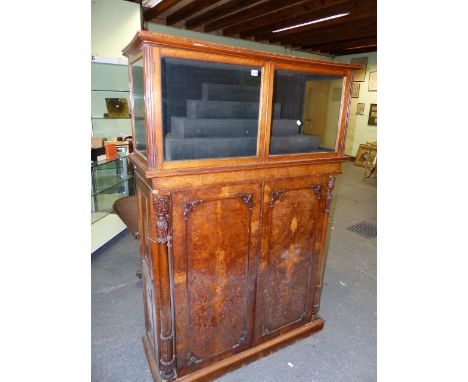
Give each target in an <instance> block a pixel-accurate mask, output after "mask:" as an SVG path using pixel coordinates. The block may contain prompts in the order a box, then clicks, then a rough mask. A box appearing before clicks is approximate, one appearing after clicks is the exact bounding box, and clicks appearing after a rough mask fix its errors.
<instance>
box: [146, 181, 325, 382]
mask: <svg viewBox="0 0 468 382" xmlns="http://www.w3.org/2000/svg"><path fill="white" fill-rule="evenodd" d="M329 188H330V187H329V178H328V176H326V177H325V176H322V177H303V178H292V179H287V180H280V181H272V182H264V183H254V184H238V185H231V186H224V187H214V186H210V187H204V188H194V189H190V190H187V189H184V190H174V191H165V192H161V193H151V192H147V191H143V187H139V188H138V192H139V200H140V224H141V226H142V227H141V232H144V233H145V235H144V237H142V244H141V251H142V262H143V284H144V288H143V291H144V300H145V316H146V327H147V335H146V337H145V349H146V351H147V355H148V357H149V358H151V359H152V362H153V366H152V370H153V369H154V370H158V373H160V375H161V376H162V379H163V380H175V379H177V380H179V379H180V380H187V381H188V380H198V379H197V378H198V377H197V378H195V377H194V376H196V375H202V374H203V373H205V372H206V373H208V374H209V373H210V372H209V371H206V370H211V369H212V370H213V372H214V370H218V369H217V368H223V367H227V365H231V363H232V364H233V365H234V364H236V363H238V362H241V361H242V360H248V359H250V358H257V357H258V356H260V355H262V354H263V353H265V352H267V350H268V349H273V348H275V347H277V346H279V345H280V344H281V343H283V342H287V341H291V340H292V339H294V338H299V337H301V336H304V335H307V333H309V334H310V333H311V332H313V331H316V330H319V329H320V328H321V327H322V326H323V321H322V320H321V319H320V318H319V316H318V306H319V304H318V302H319V299H320V290H321V285H322V282H321V280H322V273H323V250H322V243H323V241H324V232H325V231H324V230H325V227H326V224H327V222H326V219H327V216H328V215H327V209H328V207H329V201H330V199H331V196H330V192H331V190H330V189H329ZM150 199H152V202H150ZM154 222H155V223H154ZM153 274H154V278H153ZM153 280H154V281H153ZM153 292H154V295H153ZM223 364H224V365H225V366H220V365H223ZM214 365H217V366H214ZM200 373H201V374H200ZM208 374H206V375H208ZM203 375H205V374H203ZM200 378H201V377H200ZM204 378H205V377H203V378H201V380H204Z"/></svg>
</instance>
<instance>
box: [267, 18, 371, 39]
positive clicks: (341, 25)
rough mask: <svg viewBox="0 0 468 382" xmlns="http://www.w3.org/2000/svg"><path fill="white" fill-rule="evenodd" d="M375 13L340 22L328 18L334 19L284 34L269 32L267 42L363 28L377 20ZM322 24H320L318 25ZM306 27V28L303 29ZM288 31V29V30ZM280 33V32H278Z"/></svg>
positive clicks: (344, 19)
mask: <svg viewBox="0 0 468 382" xmlns="http://www.w3.org/2000/svg"><path fill="white" fill-rule="evenodd" d="M376 16H377V15H376V14H373V15H371V16H369V15H368V14H367V13H366V14H364V15H362V16H361V15H359V16H357V17H355V18H353V19H348V18H347V17H343V20H342V21H341V22H338V20H339V19H337V20H330V21H334V22H333V23H328V22H326V23H323V24H322V23H319V24H313V25H310V27H313V28H307V27H304V28H298V29H296V31H295V32H294V33H289V34H287V35H286V36H276V33H274V34H273V33H272V34H270V36H271V37H270V38H269V39H268V41H269V42H271V43H278V42H279V43H281V44H287V43H289V42H291V41H296V40H300V39H302V38H305V37H312V36H315V35H318V34H323V33H327V32H329V31H333V30H335V31H340V30H341V29H346V28H352V27H355V28H356V29H359V28H360V27H361V26H362V27H363V28H366V27H367V26H368V25H373V24H375V23H376V22H377V17H376ZM320 24H322V25H320ZM304 29H306V30H304ZM288 32H289V31H288ZM278 34H281V33H278Z"/></svg>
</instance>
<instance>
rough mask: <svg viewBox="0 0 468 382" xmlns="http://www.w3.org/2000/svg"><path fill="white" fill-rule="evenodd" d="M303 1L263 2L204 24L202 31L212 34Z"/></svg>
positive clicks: (271, 0)
mask: <svg viewBox="0 0 468 382" xmlns="http://www.w3.org/2000/svg"><path fill="white" fill-rule="evenodd" d="M305 1H306V0H288V1H287V2H285V1H284V0H270V1H266V2H265V1H264V2H262V3H260V4H257V5H254V6H252V7H249V8H246V9H243V10H240V11H239V12H236V13H233V14H231V15H228V16H226V17H222V18H220V19H218V20H216V21H213V22H210V23H208V24H205V27H204V31H205V32H212V31H214V30H217V29H223V28H226V27H228V26H230V25H233V24H236V23H240V22H242V21H245V20H249V19H252V18H254V17H258V16H260V15H263V14H265V13H270V12H273V11H276V10H278V9H281V8H285V7H288V6H290V5H292V4H296V3H303V2H305Z"/></svg>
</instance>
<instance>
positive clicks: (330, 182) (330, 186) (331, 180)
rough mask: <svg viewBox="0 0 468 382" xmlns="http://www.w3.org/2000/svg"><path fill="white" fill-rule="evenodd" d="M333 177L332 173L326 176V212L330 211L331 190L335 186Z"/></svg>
mask: <svg viewBox="0 0 468 382" xmlns="http://www.w3.org/2000/svg"><path fill="white" fill-rule="evenodd" d="M335 179H336V177H335V176H334V175H330V177H329V178H328V190H327V203H326V205H325V212H326V213H329V212H330V206H331V202H332V191H333V189H334V188H335Z"/></svg>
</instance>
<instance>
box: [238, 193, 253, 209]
mask: <svg viewBox="0 0 468 382" xmlns="http://www.w3.org/2000/svg"><path fill="white" fill-rule="evenodd" d="M238 197H239V198H241V199H242V200H243V201H244V203H245V204H246V205H247V207H249V210H251V209H252V208H253V202H252V198H253V194H239V195H238Z"/></svg>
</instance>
